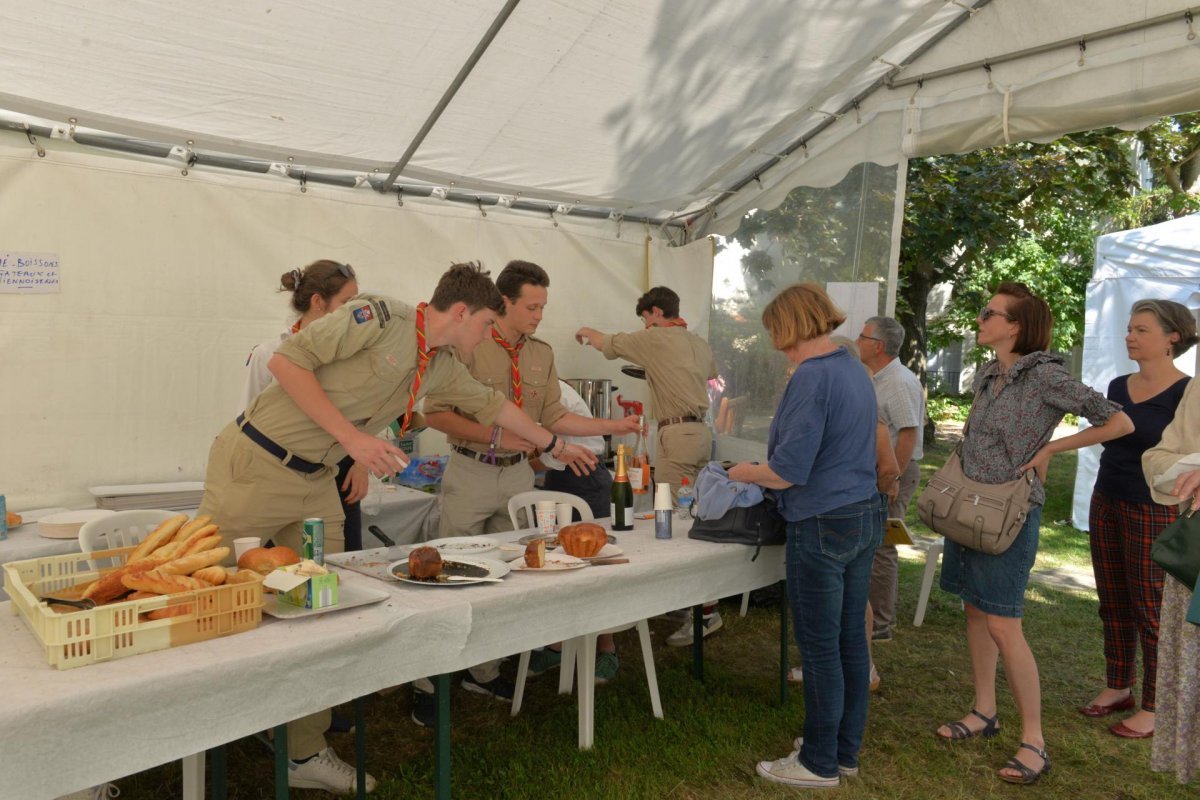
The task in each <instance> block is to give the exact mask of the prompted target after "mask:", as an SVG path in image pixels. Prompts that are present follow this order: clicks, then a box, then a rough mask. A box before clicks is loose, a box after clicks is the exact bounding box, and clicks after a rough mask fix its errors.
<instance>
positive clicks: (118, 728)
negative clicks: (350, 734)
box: [0, 520, 784, 800]
mask: <svg viewBox="0 0 1200 800" xmlns="http://www.w3.org/2000/svg"><path fill="white" fill-rule="evenodd" d="M516 536H517V534H516V533H510V534H507V535H501V536H499V537H497V538H509V539H512V538H516ZM617 538H618V546H619V547H620V548H621V549H622V550H623V551H624V554H625V555H626V556H627V557H628V558H629V559H630V563H628V564H617V565H607V566H588V567H586V568H584V569H578V570H571V571H562V572H555V573H545V574H530V573H528V572H520V571H514V572H512V573H510V574H509V575H508V577H506V578H505V579H504V580H503V582H501V583H497V584H478V585H463V586H451V587H445V586H428V587H427V586H417V585H412V584H408V583H399V582H383V581H378V580H375V579H373V578H370V577H367V576H365V575H361V574H358V573H354V572H348V571H346V570H340V571H339V572H340V574H341V576H342V579H343V580H344V581H346V582H348V583H360V582H361V583H362V584H363V585H369V586H371V587H372V588H384V589H385V590H386V591H387V592H388V595H389V596H388V598H387V599H386V600H384V601H383V602H380V603H377V604H374V605H366V606H359V607H355V608H347V609H344V610H339V611H335V612H331V613H326V614H320V615H312V616H311V617H308V618H303V619H294V620H278V619H272V618H269V617H266V616H264V618H263V623H262V624H261V625H260V626H259V627H258V628H257V629H255V630H253V631H248V632H245V633H241V634H237V635H234V636H229V637H224V638H219V639H213V640H210V641H206V642H201V643H198V644H192V645H188V646H185V647H177V648H173V649H169V650H163V651H159V652H154V653H145V654H142V655H137V656H132V657H129V658H124V659H118V660H115V661H108V662H104V663H99V664H93V665H90V666H86V667H81V668H77V669H72V670H66V671H58V670H55V669H53V668H51V667H49V666H47V664H46V661H45V658H44V656H43V653H42V650H41V648H40V646H39V644H38V643H37V641H36V640H35V639H34V637H33V635H32V634H31V633H30V631H29V630H27V629H26V627H25V625H24V624H23V623H22V621H21V620H20V619H19V618H18V617H17V616H15V615H14V614H13V613H12V611H13V608H12V604H11V603H7V602H6V603H0V687H2V688H0V787H3V794H4V796H5V797H20V798H28V799H29V800H36V798H53V797H56V796H58V795H60V794H64V793H66V792H69V791H73V790H77V789H80V788H83V787H87V786H91V785H95V784H98V783H101V782H104V781H111V780H116V779H118V778H120V777H122V776H124V775H129V774H132V773H135V772H139V771H141V770H145V769H148V768H150V767H154V766H156V765H159V764H164V763H168V762H170V761H174V760H176V759H179V758H182V757H185V756H188V755H190V754H193V753H198V752H203V751H204V750H207V749H209V748H212V747H215V746H217V745H221V744H224V743H226V742H229V741H232V740H235V739H238V738H240V737H243V736H248V735H251V734H253V733H255V732H257V731H262V730H264V729H266V728H268V727H271V726H275V725H279V724H281V723H284V722H287V721H289V720H292V719H296V718H298V717H301V716H304V715H306V714H310V713H313V712H315V711H318V710H320V709H322V708H328V707H330V706H334V705H337V704H340V703H345V702H347V701H350V700H352V699H354V698H356V697H361V696H363V695H367V694H369V693H371V692H374V691H377V690H379V689H382V688H385V687H388V686H395V685H397V684H400V683H403V682H405V681H410V680H413V679H415V678H419V677H423V676H430V675H437V674H442V673H449V672H452V671H455V670H460V669H464V668H466V667H468V666H471V665H473V664H478V663H480V662H483V661H486V660H488V659H493V658H500V657H503V656H507V655H511V654H514V653H519V652H521V651H524V650H529V649H532V648H535V647H540V646H544V645H547V644H550V643H553V642H557V641H561V640H564V639H568V638H571V637H577V636H581V635H583V634H584V633H589V632H595V631H599V630H603V629H605V628H610V627H614V626H617V625H622V624H628V623H632V622H635V621H637V620H640V619H644V618H646V617H649V616H652V615H655V614H660V613H664V612H667V611H671V610H673V609H677V608H683V607H686V606H693V605H696V604H698V603H703V602H704V601H706V600H711V599H712V598H713V597H724V596H728V595H734V594H739V593H741V592H744V591H748V590H751V589H756V588H760V587H763V586H767V585H770V584H773V583H775V582H777V581H779V580H782V579H783V577H784V565H783V552H782V548H780V547H769V548H763V550H762V552H761V554H760V555H759V557H758V558H757V560H755V561H752V560H751V557H752V556H753V555H754V553H755V549H754V548H752V547H745V546H742V545H735V544H714V543H711V542H701V541H694V540H691V539H688V538H687V535H686V527H685V526H682V525H676V530H675V537H674V538H673V539H669V540H659V539H655V538H654V532H653V522H652V521H643V520H639V521H638V522H637V524H636V525H635V528H634V530H633V531H630V532H625V533H619V534H617ZM331 676H336V677H331ZM664 705H665V706H666V713H667V714H670V713H671V708H670V698H669V697H668V698H664ZM367 766H368V768H370V769H374V770H375V771H377V772H378V771H382V770H385V769H387V768H388V766H389V765H386V764H368V765H367Z"/></svg>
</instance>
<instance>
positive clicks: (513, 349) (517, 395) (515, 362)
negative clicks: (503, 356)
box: [492, 327, 525, 408]
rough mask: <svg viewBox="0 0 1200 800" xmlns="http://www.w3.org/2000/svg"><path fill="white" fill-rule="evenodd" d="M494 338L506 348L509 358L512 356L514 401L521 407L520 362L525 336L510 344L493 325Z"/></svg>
mask: <svg viewBox="0 0 1200 800" xmlns="http://www.w3.org/2000/svg"><path fill="white" fill-rule="evenodd" d="M492 340H493V341H494V342H495V343H496V344H498V345H500V346H501V347H503V348H504V350H505V352H506V353H508V355H509V358H511V359H512V394H513V403H514V404H515V405H516V406H517V408H520V407H521V364H520V358H521V348H522V347H524V346H525V337H524V336H522V337H521V341H519V342H517V344H516V345H515V346H513V345H511V344H509V343H508V342H507V341H506V340H505V338H504V337H503V336H501V335H500V331H498V330H496V328H495V327H493V328H492Z"/></svg>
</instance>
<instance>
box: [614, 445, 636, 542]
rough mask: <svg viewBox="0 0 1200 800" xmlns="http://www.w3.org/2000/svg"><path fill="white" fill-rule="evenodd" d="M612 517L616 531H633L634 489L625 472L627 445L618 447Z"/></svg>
mask: <svg viewBox="0 0 1200 800" xmlns="http://www.w3.org/2000/svg"><path fill="white" fill-rule="evenodd" d="M609 514H610V515H611V516H612V529H613V530H614V531H631V530H633V487H632V486H630V485H629V474H628V473H627V472H626V471H625V445H623V444H620V445H617V474H616V476H615V477H614V478H613V485H612V506H611V507H610V509H609Z"/></svg>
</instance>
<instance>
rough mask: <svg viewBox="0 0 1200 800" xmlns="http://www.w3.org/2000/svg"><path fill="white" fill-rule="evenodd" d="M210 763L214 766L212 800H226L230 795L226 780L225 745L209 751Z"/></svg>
mask: <svg viewBox="0 0 1200 800" xmlns="http://www.w3.org/2000/svg"><path fill="white" fill-rule="evenodd" d="M208 763H209V764H211V765H212V780H211V781H210V782H211V783H212V800H225V798H226V797H227V796H228V795H229V783H228V782H227V780H226V778H227V775H226V768H225V764H226V760H225V745H223V744H220V745H217V746H216V747H214V748H213V749H211V750H209V751H208Z"/></svg>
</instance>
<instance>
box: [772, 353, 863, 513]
mask: <svg viewBox="0 0 1200 800" xmlns="http://www.w3.org/2000/svg"><path fill="white" fill-rule="evenodd" d="M876 421H877V417H876V408H875V389H874V387H873V386H872V385H871V378H870V377H869V376H868V375H867V370H866V369H865V368H864V367H863V365H862V364H861V363H859V360H858V359H857V358H855V357H854V356H852V355H850V353H849V352H847V351H846V349H845V348H842V347H839V348H838V349H837V350H834V351H833V352H832V353H827V354H825V355H823V356H817V357H816V358H809V359H806V360H805V361H804V362H802V363H801V364H800V366H798V367H797V368H796V372H795V373H794V374H793V375H792V378H791V380H789V381H788V385H787V388H786V389H784V391H783V397H782V398H781V399H780V400H779V407H778V408H776V409H775V417H774V419H772V420H771V432H770V436H769V437H768V439H767V464H768V465H769V466H770V467H771V469H772V470H774V472H775V474H776V475H778V476H779V477H781V478H783V479H784V480H786V481H790V482H791V483H792V484H793V485H792V486H791V487H789V488H787V489H785V490H783V491H782V492H777V496H778V497H779V513H780V514H781V515H782V516H783V518H784V519H786V520H788V521H789V522H799V521H800V520H802V519H807V518H809V517H813V516H816V515H817V514H823V513H825V512H827V511H832V510H833V509H835V508H841V507H842V506H844V505H847V504H849V503H857V502H859V501H861V500H865V499H867V498H869V497H871V496H872V495H873V494H874V493H875V492H876V491H877V489H876V488H875V461H876V456H875V425H876Z"/></svg>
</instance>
